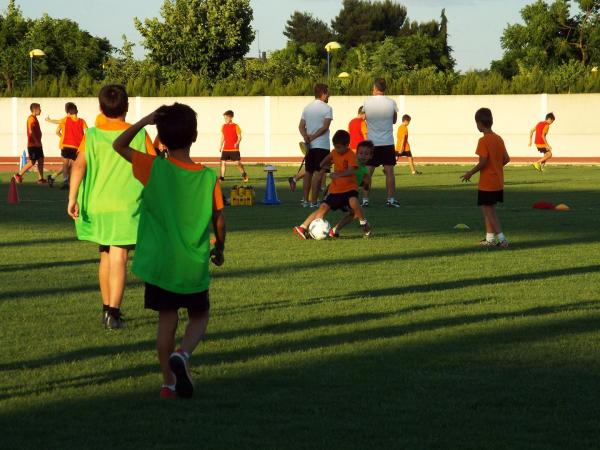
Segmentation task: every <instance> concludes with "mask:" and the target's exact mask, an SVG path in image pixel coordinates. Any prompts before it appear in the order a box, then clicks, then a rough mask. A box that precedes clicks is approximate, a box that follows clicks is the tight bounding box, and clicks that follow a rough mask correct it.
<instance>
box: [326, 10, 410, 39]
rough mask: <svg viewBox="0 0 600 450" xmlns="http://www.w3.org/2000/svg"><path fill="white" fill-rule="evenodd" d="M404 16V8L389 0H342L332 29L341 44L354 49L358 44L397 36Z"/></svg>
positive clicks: (400, 30) (403, 22) (403, 21)
mask: <svg viewBox="0 0 600 450" xmlns="http://www.w3.org/2000/svg"><path fill="white" fill-rule="evenodd" d="M406 15H407V13H406V8H405V7H404V6H402V5H400V4H398V3H395V2H393V1H391V0H383V1H374V2H371V1H368V0H344V3H343V5H342V9H341V11H340V12H339V14H338V15H337V17H336V18H335V19H333V21H332V22H331V27H332V28H333V31H334V32H335V34H336V35H337V36H338V38H339V41H340V42H341V43H342V44H344V45H345V46H348V47H356V46H357V45H358V44H364V43H368V42H380V41H383V40H384V39H385V38H386V37H395V36H399V35H400V34H401V32H402V27H403V26H404V24H405V21H406Z"/></svg>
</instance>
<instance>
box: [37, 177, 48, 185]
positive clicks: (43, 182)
mask: <svg viewBox="0 0 600 450" xmlns="http://www.w3.org/2000/svg"><path fill="white" fill-rule="evenodd" d="M46 183H48V181H46V179H45V178H39V179H38V180H37V184H46Z"/></svg>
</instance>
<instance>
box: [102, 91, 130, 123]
mask: <svg viewBox="0 0 600 450" xmlns="http://www.w3.org/2000/svg"><path fill="white" fill-rule="evenodd" d="M98 100H99V101H100V109H101V110H102V112H103V113H104V115H105V116H106V117H110V118H111V119H116V118H117V117H122V116H124V115H125V114H126V113H127V110H128V109H129V97H128V96H127V92H126V91H125V88H124V87H123V86H121V85H120V84H108V85H106V86H104V87H103V88H102V89H100V93H99V94H98Z"/></svg>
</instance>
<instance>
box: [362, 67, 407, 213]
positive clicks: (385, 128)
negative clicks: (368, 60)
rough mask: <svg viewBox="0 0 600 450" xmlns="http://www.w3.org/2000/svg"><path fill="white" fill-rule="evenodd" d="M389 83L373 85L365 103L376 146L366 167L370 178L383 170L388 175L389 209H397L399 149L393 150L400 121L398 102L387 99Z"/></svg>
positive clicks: (366, 201)
mask: <svg viewBox="0 0 600 450" xmlns="http://www.w3.org/2000/svg"><path fill="white" fill-rule="evenodd" d="M385 90H386V82H385V80H384V79H383V78H377V79H376V80H375V84H374V85H373V95H372V96H371V97H368V98H367V99H366V100H365V103H364V106H363V109H364V112H365V115H366V121H367V128H368V129H369V139H370V140H371V141H373V145H374V146H375V148H374V150H373V158H372V159H371V161H369V162H368V163H367V167H368V168H369V173H370V174H371V176H372V175H373V172H374V171H375V168H376V167H379V166H383V171H384V173H385V187H386V190H387V201H386V202H385V205H386V206H387V207H389V208H398V207H399V206H400V205H399V204H398V202H397V201H396V199H395V198H394V193H395V191H396V179H395V177H394V166H395V165H396V148H395V146H394V124H395V123H396V121H397V120H398V106H397V105H396V102H395V101H394V100H392V99H391V98H389V97H387V96H386V95H385ZM362 206H363V207H366V206H369V198H368V192H366V191H365V193H364V197H363V202H362Z"/></svg>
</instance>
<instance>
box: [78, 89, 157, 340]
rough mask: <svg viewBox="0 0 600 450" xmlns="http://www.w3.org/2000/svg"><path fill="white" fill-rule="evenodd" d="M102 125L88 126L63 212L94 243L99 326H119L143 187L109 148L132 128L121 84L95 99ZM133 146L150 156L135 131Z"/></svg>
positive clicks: (147, 144)
mask: <svg viewBox="0 0 600 450" xmlns="http://www.w3.org/2000/svg"><path fill="white" fill-rule="evenodd" d="M98 100H99V102H100V110H101V111H102V113H103V114H104V116H106V120H105V121H104V122H103V123H102V124H98V125H97V126H96V127H94V128H88V129H87V131H86V134H85V136H84V138H83V141H82V142H81V145H80V147H79V150H78V153H77V158H76V159H75V161H74V162H73V166H72V170H71V179H70V190H69V206H68V209H67V212H68V214H69V215H70V216H71V217H72V218H73V219H75V229H76V231H77V237H78V238H79V239H80V240H83V241H91V242H94V243H96V244H98V245H99V249H100V268H99V271H98V274H99V279H100V293H101V295H102V309H103V314H102V323H103V324H104V326H105V327H106V328H108V329H118V328H123V327H124V322H123V319H122V318H121V303H122V301H123V293H124V291H125V281H126V275H127V259H128V254H129V250H131V249H133V248H134V246H135V243H136V240H137V228H138V222H139V215H140V213H139V204H140V195H141V193H142V188H143V186H142V184H141V183H140V182H139V181H138V180H136V179H135V178H134V177H133V175H132V174H131V167H130V166H129V164H127V162H126V161H123V159H122V158H120V157H119V155H117V154H115V152H114V151H113V150H112V143H113V141H114V140H115V139H116V138H117V136H119V135H120V134H121V133H122V132H123V130H126V129H127V128H129V127H130V126H131V125H129V124H128V123H126V122H125V116H126V115H127V110H128V108H129V99H128V96H127V93H126V92H125V89H124V88H123V86H119V85H108V86H104V87H103V88H102V89H101V90H100V94H99V95H98ZM131 145H132V147H134V148H135V149H136V150H137V151H139V152H148V153H151V154H154V153H155V151H154V148H153V147H152V142H151V141H150V138H149V136H148V135H147V134H146V132H145V131H144V130H138V132H137V133H136V135H135V139H133V140H132V144H131Z"/></svg>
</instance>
